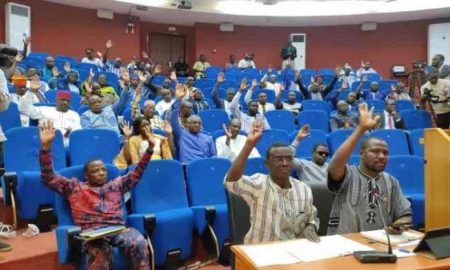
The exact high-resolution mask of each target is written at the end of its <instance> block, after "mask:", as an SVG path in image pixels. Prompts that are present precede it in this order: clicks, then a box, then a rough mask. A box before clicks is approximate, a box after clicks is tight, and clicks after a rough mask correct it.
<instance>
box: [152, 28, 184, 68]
mask: <svg viewBox="0 0 450 270" xmlns="http://www.w3.org/2000/svg"><path fill="white" fill-rule="evenodd" d="M147 44H148V49H149V57H150V59H151V60H152V61H153V63H154V64H159V65H161V66H162V68H163V71H168V70H169V69H171V68H172V67H173V65H174V64H175V62H177V61H178V58H179V57H184V58H185V59H186V40H185V38H184V36H177V35H168V34H157V33H149V34H148V41H147Z"/></svg>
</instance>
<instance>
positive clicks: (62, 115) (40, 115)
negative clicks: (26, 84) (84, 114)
mask: <svg viewBox="0 0 450 270" xmlns="http://www.w3.org/2000/svg"><path fill="white" fill-rule="evenodd" d="M30 90H31V89H30ZM33 97H34V95H33V93H32V92H31V91H28V92H27V93H26V94H25V95H24V96H23V97H22V98H21V99H20V103H19V111H20V113H21V114H24V115H26V116H28V117H30V119H34V120H39V125H42V123H43V121H51V122H52V125H53V126H54V127H55V128H56V129H57V130H59V131H60V132H61V134H62V135H63V136H64V145H65V146H68V145H69V135H70V132H72V131H74V130H77V129H80V128H81V123H80V116H79V115H78V113H77V112H74V111H72V110H70V109H69V107H70V98H71V92H70V91H58V93H57V94H56V107H52V106H39V107H38V106H34V104H33V103H34V100H33Z"/></svg>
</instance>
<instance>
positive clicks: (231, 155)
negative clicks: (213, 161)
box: [216, 118, 261, 161]
mask: <svg viewBox="0 0 450 270" xmlns="http://www.w3.org/2000/svg"><path fill="white" fill-rule="evenodd" d="M223 130H224V131H225V135H223V136H221V137H219V138H217V139H216V148H217V157H221V158H226V159H229V160H231V161H233V160H235V159H236V157H237V156H238V155H239V153H240V152H241V150H242V148H243V147H244V144H245V141H246V140H247V138H246V136H244V135H241V134H239V132H240V131H241V121H239V119H237V118H234V119H233V120H231V122H230V126H229V127H228V128H227V127H226V126H225V124H224V127H223ZM260 156H261V155H260V154H259V152H258V149H256V148H253V150H252V152H251V153H250V155H249V158H254V157H260Z"/></svg>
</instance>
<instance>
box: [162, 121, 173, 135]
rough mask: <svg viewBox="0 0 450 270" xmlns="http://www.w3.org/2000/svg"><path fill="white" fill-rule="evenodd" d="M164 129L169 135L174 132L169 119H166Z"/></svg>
mask: <svg viewBox="0 0 450 270" xmlns="http://www.w3.org/2000/svg"><path fill="white" fill-rule="evenodd" d="M163 129H164V131H165V132H166V134H167V135H169V134H172V132H173V129H172V125H170V123H169V121H164V125H163Z"/></svg>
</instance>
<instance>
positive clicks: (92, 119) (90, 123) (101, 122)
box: [81, 106, 120, 136]
mask: <svg viewBox="0 0 450 270" xmlns="http://www.w3.org/2000/svg"><path fill="white" fill-rule="evenodd" d="M81 126H82V128H103V129H109V130H112V131H114V132H116V133H117V135H118V136H119V135H120V131H119V123H118V122H117V118H116V115H115V114H114V111H113V108H112V106H106V107H104V108H103V110H102V112H101V113H98V114H96V113H93V112H92V111H91V110H88V111H85V112H84V113H83V114H82V115H81Z"/></svg>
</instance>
